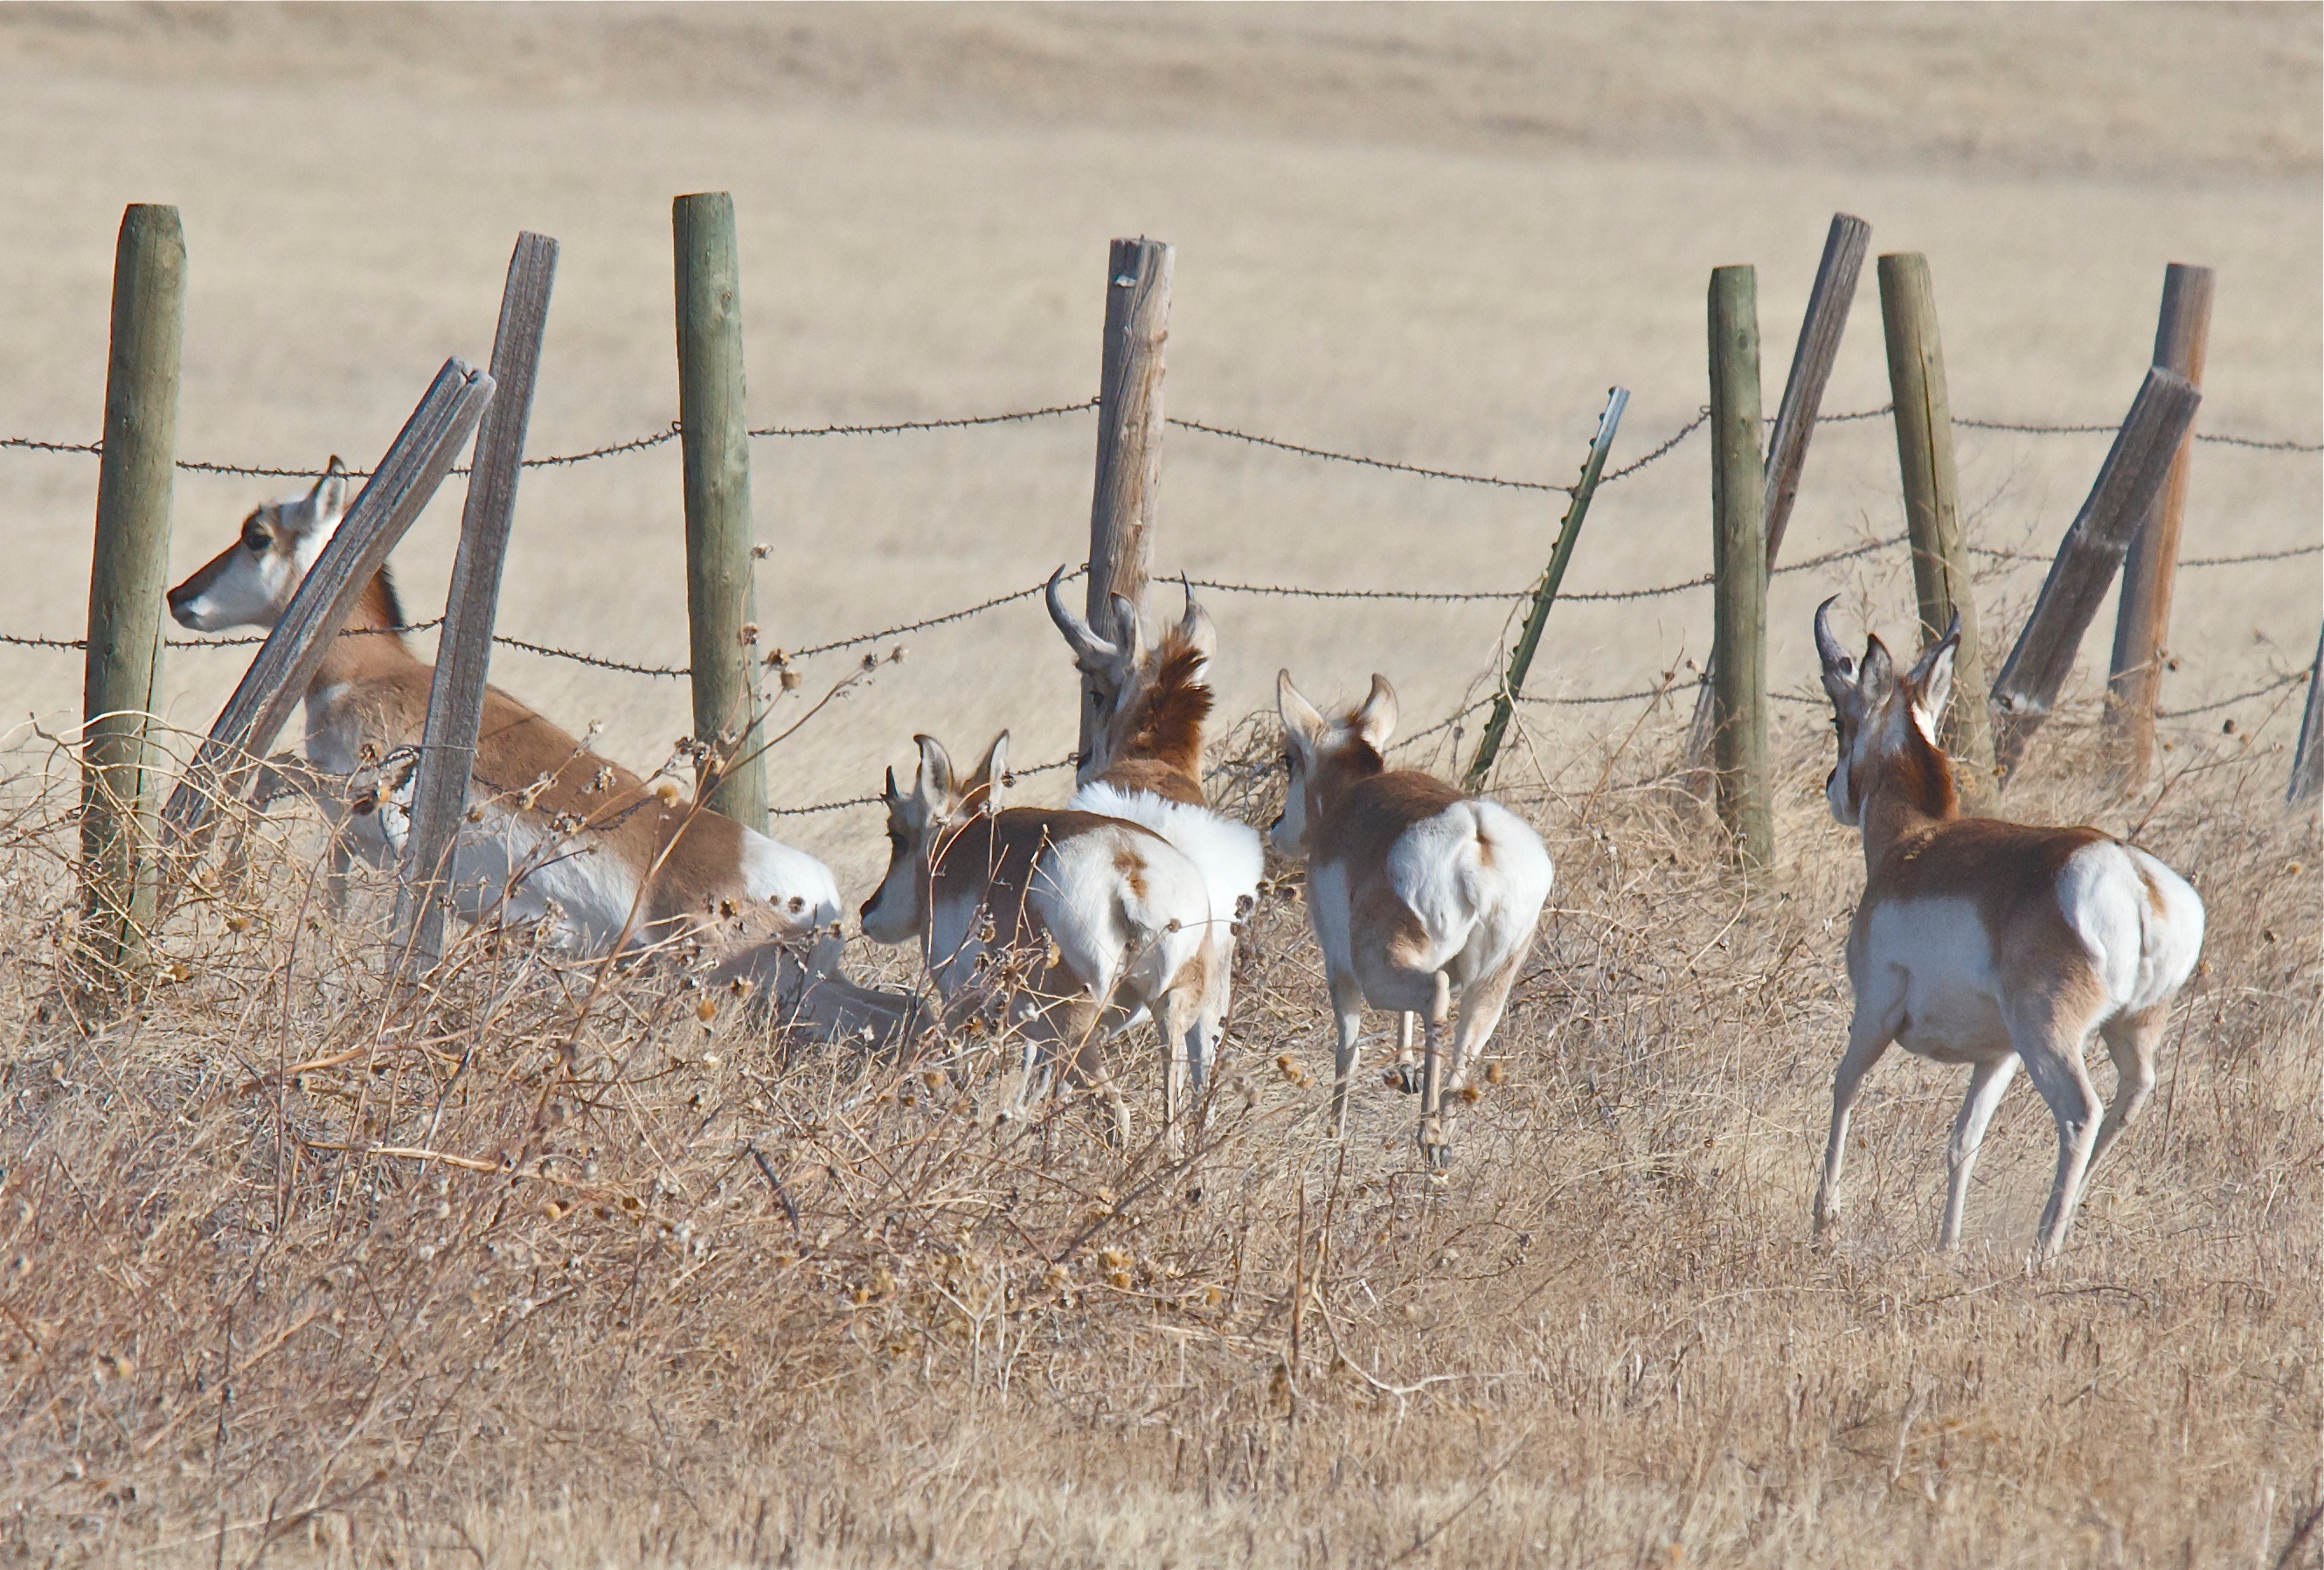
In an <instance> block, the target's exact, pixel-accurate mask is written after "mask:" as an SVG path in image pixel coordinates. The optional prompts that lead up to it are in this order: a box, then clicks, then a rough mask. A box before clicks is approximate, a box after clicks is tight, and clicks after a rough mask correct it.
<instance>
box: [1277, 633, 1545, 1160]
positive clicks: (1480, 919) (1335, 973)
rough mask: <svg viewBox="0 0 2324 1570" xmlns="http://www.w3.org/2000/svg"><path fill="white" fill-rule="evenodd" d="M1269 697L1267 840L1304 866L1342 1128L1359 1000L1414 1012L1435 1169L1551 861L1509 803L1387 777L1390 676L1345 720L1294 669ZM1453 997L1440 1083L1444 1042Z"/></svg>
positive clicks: (1504, 995)
mask: <svg viewBox="0 0 2324 1570" xmlns="http://www.w3.org/2000/svg"><path fill="white" fill-rule="evenodd" d="M1275 697H1276V707H1277V711H1278V712H1279V713H1280V714H1281V716H1282V718H1283V734H1284V740H1285V742H1286V747H1285V760H1284V761H1285V762H1286V766H1287V767H1288V769H1289V771H1290V780H1289V785H1288V788H1287V790H1286V791H1285V794H1284V799H1283V816H1282V817H1278V818H1277V819H1276V820H1275V827H1274V828H1273V829H1272V830H1271V831H1270V834H1271V837H1272V838H1273V840H1274V842H1275V848H1276V849H1277V850H1278V851H1280V852H1282V853H1283V854H1285V855H1302V854H1304V855H1305V857H1306V858H1307V910H1308V915H1309V918H1310V919H1312V920H1313V921H1314V926H1315V941H1316V943H1317V945H1318V946H1320V947H1322V949H1323V972H1324V980H1325V982H1326V983H1327V984H1329V986H1330V988H1331V994H1332V1011H1333V1013H1334V1014H1336V1015H1337V1016H1338V1017H1339V1025H1340V1039H1339V1045H1338V1050H1337V1052H1336V1054H1335V1057H1334V1059H1333V1076H1332V1131H1333V1136H1334V1137H1335V1138H1342V1137H1344V1136H1345V1134H1346V1131H1347V1100H1348V1077H1349V1074H1350V1072H1351V1070H1352V1069H1353V1067H1355V1059H1356V1035H1357V1031H1358V1030H1359V1029H1360V1026H1361V1024H1362V1021H1363V1010H1364V1006H1365V1005H1366V1004H1367V1003H1369V1004H1370V1005H1371V1006H1372V1007H1373V1008H1376V1009H1395V1010H1397V1011H1402V1012H1405V1013H1417V1014H1418V1015H1420V1017H1421V1020H1422V1021H1423V1026H1424V1030H1425V1035H1426V1039H1427V1061H1426V1067H1425V1071H1424V1077H1423V1080H1422V1085H1421V1089H1422V1101H1421V1113H1420V1148H1421V1150H1422V1153H1423V1154H1424V1155H1425V1156H1426V1158H1427V1159H1428V1160H1429V1162H1430V1164H1431V1165H1434V1166H1438V1167H1442V1166H1443V1165H1445V1164H1446V1163H1447V1162H1449V1161H1450V1159H1451V1158H1452V1141H1451V1133H1450V1129H1449V1126H1448V1123H1447V1120H1446V1118H1445V1114H1444V1110H1443V1107H1444V1095H1445V1093H1446V1092H1447V1091H1452V1092H1455V1093H1457V1092H1459V1091H1460V1090H1461V1089H1462V1086H1463V1085H1465V1084H1466V1076H1467V1074H1468V1070H1469V1065H1470V1062H1471V1059H1472V1058H1473V1057H1475V1056H1476V1054H1478V1053H1479V1052H1480V1051H1481V1050H1482V1049H1483V1048H1484V1045H1485V1043H1486V1041H1487V1040H1488V1039H1489V1038H1490V1037H1491V1035H1492V1033H1493V1027H1494V1025H1496V1024H1497V1023H1499V1021H1500V1017H1501V1010H1502V1008H1503V1006H1504V1005H1506V1004H1507V1003H1508V996H1509V988H1510V986H1511V985H1512V984H1514V983H1515V982H1516V980H1517V967H1518V965H1520V964H1522V963H1523V962H1524V959H1525V956H1526V950H1527V949H1528V948H1529V947H1532V944H1533V932H1534V925H1535V922H1536V921H1538V920H1539V919H1541V907H1542V903H1543V901H1544V900H1547V899H1548V898H1549V888H1550V882H1551V880H1552V878H1553V876H1554V874H1553V873H1552V870H1551V867H1550V864H1549V853H1548V852H1547V851H1545V850H1544V849H1543V848H1542V843H1541V837H1540V836H1538V835H1536V834H1535V833H1534V831H1533V830H1532V829H1531V828H1529V827H1526V825H1525V823H1524V822H1523V821H1521V820H1520V819H1519V818H1518V817H1517V815H1516V814H1515V813H1513V812H1511V811H1509V810H1508V808H1504V807H1501V806H1499V805H1497V804H1496V803H1494V802H1490V801H1485V800H1480V799H1478V798H1476V797H1473V796H1468V795H1464V794H1462V792H1461V791H1459V790H1454V789H1453V788H1452V786H1450V785H1447V784H1445V783H1444V782H1443V781H1442V780H1437V779H1435V778H1434V777H1433V776H1431V775H1428V774H1424V773H1421V772H1418V771H1414V770H1403V769H1399V770H1393V771H1391V770H1390V769H1388V765H1387V764H1386V762H1384V761H1383V760H1382V758H1381V751H1382V749H1383V748H1385V747H1386V746H1387V745H1388V736H1389V734H1390V733H1392V732H1393V731H1394V730H1395V729H1396V691H1395V689H1394V688H1391V687H1389V686H1388V679H1387V678H1386V677H1384V676H1374V677H1373V678H1372V690H1371V695H1370V696H1369V697H1367V698H1366V699H1365V700H1364V702H1363V706H1362V707H1360V708H1358V709H1356V710H1354V711H1353V712H1351V713H1350V714H1348V715H1346V716H1343V717H1342V718H1339V719H1327V718H1325V717H1324V716H1323V715H1321V714H1319V713H1317V712H1316V709H1315V707H1314V705H1313V704H1311V703H1309V702H1308V701H1307V700H1306V699H1305V697H1301V696H1300V695H1299V690H1298V688H1295V687H1293V686H1292V685H1291V673H1290V672H1289V671H1288V670H1286V671H1282V672H1279V673H1278V674H1277V677H1276V679H1275ZM1456 993H1457V994H1458V1001H1459V1002H1460V1006H1461V1019H1460V1023H1459V1024H1458V1025H1457V1026H1456V1027H1455V1028H1454V1030H1453V1037H1452V1069H1451V1072H1450V1073H1449V1074H1447V1073H1446V1072H1445V1071H1444V1068H1443V1060H1442V1038H1443V1032H1444V1022H1445V1017H1446V1015H1447V1014H1448V1013H1449V1012H1450V1011H1451V1009H1452V1003H1453V1002H1454V996H1455V994H1456ZM1405 1083H1406V1086H1407V1088H1409V1079H1408V1077H1407V1078H1406V1081H1405Z"/></svg>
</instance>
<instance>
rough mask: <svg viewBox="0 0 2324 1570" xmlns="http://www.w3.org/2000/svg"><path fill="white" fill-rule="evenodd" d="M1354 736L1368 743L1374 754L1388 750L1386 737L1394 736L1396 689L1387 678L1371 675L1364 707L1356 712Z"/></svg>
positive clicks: (1376, 674)
mask: <svg viewBox="0 0 2324 1570" xmlns="http://www.w3.org/2000/svg"><path fill="white" fill-rule="evenodd" d="M1355 721H1356V734H1358V735H1360V736H1361V737H1363V738H1364V740H1365V741H1366V742H1368V743H1370V745H1371V749H1372V751H1373V752H1375V753H1380V752H1386V751H1387V750H1388V737H1390V736H1392V735H1394V734H1396V688H1393V687H1390V686H1389V685H1388V678H1387V677H1385V676H1382V675H1380V674H1379V672H1378V671H1374V672H1373V673H1372V690H1371V694H1370V696H1369V697H1366V698H1365V699H1364V707H1361V708H1360V709H1358V710H1356V714H1355Z"/></svg>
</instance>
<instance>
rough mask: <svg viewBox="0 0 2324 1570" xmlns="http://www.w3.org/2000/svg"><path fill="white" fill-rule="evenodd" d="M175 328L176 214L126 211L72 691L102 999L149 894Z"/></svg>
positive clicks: (148, 914) (179, 297) (137, 962)
mask: <svg viewBox="0 0 2324 1570" xmlns="http://www.w3.org/2000/svg"><path fill="white" fill-rule="evenodd" d="M185 319H186V237H185V232H184V230H183V229H182V228H181V227H180V225H179V222H178V209H177V208H171V207H152V206H146V205H143V204H138V205H134V206H132V207H131V208H128V209H127V210H126V211H125V212H124V213H123V214H122V215H121V234H120V238H119V240H118V241H117V242H116V244H115V249H114V254H113V345H112V349H111V351H110V353H109V354H108V355H107V356H106V370H105V454H104V458H103V461H102V464H101V466H100V467H99V469H98V471H97V540H96V549H95V551H94V553H93V554H92V556H91V558H90V561H89V574H88V665H87V668H86V673H85V675H84V677H83V679H82V686H81V822H80V842H81V879H82V902H83V907H84V910H85V914H86V916H87V919H88V931H87V937H86V938H85V940H84V946H83V953H84V956H86V957H87V959H88V961H89V962H90V963H91V965H92V968H93V969H94V970H95V971H96V973H97V975H98V976H99V977H102V978H103V980H104V984H106V986H107V987H108V988H113V987H118V986H121V985H123V984H128V983H131V982H134V974H135V973H136V971H137V970H138V969H139V968H141V966H142V963H143V956H144V951H145V937H146V934H147V933H148V932H150V931H151V930H152V925H153V919H154V913H155V900H156V896H157V894H158V891H159V889H158V884H157V882H156V881H155V871H156V869H155V867H154V865H153V855H152V851H153V833H152V830H153V819H152V813H153V805H154V804H153V803H152V801H150V800H149V799H147V795H148V790H149V789H150V787H151V784H152V781H151V780H149V775H150V774H151V773H152V770H153V763H154V758H153V747H152V742H151V740H150V739H149V737H148V736H147V734H146V732H147V727H148V725H150V724H151V723H152V714H153V694H154V691H155V688H157V687H158V686H159V685H160V680H161V598H162V594H163V591H164V590H165V589H167V588H168V586H169V582H170V494H171V484H172V482H173V480H174V479H175V478H176V465H177V456H178V365H179V358H180V346H181V345H182V343H183V341H184V337H185Z"/></svg>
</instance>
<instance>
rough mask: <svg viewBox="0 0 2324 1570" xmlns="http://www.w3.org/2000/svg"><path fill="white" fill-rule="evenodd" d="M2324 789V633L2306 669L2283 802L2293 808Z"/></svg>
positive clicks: (2318, 636)
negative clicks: (2296, 740) (2303, 703)
mask: <svg viewBox="0 0 2324 1570" xmlns="http://www.w3.org/2000/svg"><path fill="white" fill-rule="evenodd" d="M2319 790H2324V633H2318V634H2317V635H2316V659H2315V661H2314V662H2313V663H2312V664H2310V666H2309V667H2308V703H2307V707H2305V708H2304V709H2303V710H2302V711H2301V716H2300V745H2299V748H2298V749H2297V750H2296V751H2294V752H2293V753H2292V785H2291V788H2290V789H2289V790H2286V791H2285V792H2284V795H2283V799H2284V800H2285V801H2286V802H2288V803H2290V804H2291V805H2292V806H2294V807H2297V806H2299V805H2301V803H2302V802H2306V801H2313V800H2315V799H2316V796H2317V793H2318V792H2319Z"/></svg>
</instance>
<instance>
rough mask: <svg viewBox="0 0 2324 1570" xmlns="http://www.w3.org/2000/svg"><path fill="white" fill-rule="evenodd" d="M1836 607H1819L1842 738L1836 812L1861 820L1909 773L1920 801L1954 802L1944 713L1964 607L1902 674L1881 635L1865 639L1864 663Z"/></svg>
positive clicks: (1831, 789) (1833, 789)
mask: <svg viewBox="0 0 2324 1570" xmlns="http://www.w3.org/2000/svg"><path fill="white" fill-rule="evenodd" d="M1837 597H1838V596H1834V598H1837ZM1831 607H1832V601H1831V600H1826V601H1824V603H1823V604H1822V605H1818V606H1817V607H1816V614H1815V642H1816V654H1817V656H1818V657H1819V658H1820V659H1821V660H1822V662H1823V690H1824V694H1825V696H1826V697H1830V698H1831V709H1832V719H1831V727H1832V730H1833V731H1834V732H1835V733H1836V735H1837V739H1838V741H1839V743H1840V758H1839V762H1836V763H1834V764H1833V765H1832V771H1831V777H1830V778H1829V779H1827V780H1825V781H1824V787H1823V794H1824V799H1825V800H1826V801H1828V802H1830V803H1831V815H1832V817H1835V818H1837V819H1839V820H1840V822H1841V823H1843V824H1846V825H1847V826H1848V827H1851V828H1854V827H1859V826H1860V825H1861V824H1862V823H1863V821H1864V804H1865V802H1866V801H1867V799H1870V797H1871V795H1872V792H1873V790H1874V789H1875V788H1876V787H1877V786H1878V785H1879V784H1880V783H1881V782H1882V780H1883V778H1884V777H1886V776H1890V775H1901V776H1903V777H1904V779H1903V782H1904V783H1905V784H1906V785H1907V787H1908V788H1909V790H1910V792H1911V796H1912V799H1914V802H1915V804H1916V805H1922V806H1924V807H1929V806H1933V805H1934V804H1935V803H1936V802H1937V801H1939V800H1943V801H1948V802H1949V801H1950V799H1951V798H1952V777H1951V773H1950V769H1949V767H1948V765H1947V764H1946V762H1945V756H1944V753H1942V752H1941V750H1940V749H1939V748H1938V746H1937V741H1936V735H1937V720H1938V717H1939V716H1941V715H1942V714H1943V713H1944V712H1945V701H1946V699H1948V698H1950V697H1951V696H1952V690H1953V651H1954V650H1955V649H1957V648H1959V647H1960V612H1958V611H1956V612H1954V613H1953V621H1952V625H1951V626H1950V627H1949V628H1947V629H1946V631H1945V635H1944V636H1943V637H1941V638H1940V639H1938V640H1937V641H1936V642H1934V643H1932V644H1930V645H1929V647H1928V648H1927V649H1926V650H1924V651H1922V654H1921V658H1920V660H1919V661H1918V662H1917V663H1915V664H1914V667H1913V669H1912V670H1908V671H1906V672H1904V675H1903V676H1902V677H1899V676H1898V675H1897V674H1896V667H1895V662H1894V661H1892V660H1890V659H1889V658H1888V650H1887V648H1886V645H1885V644H1883V643H1882V642H1880V639H1879V637H1878V636H1877V634H1869V635H1867V637H1866V639H1865V644H1864V660H1863V663H1862V664H1860V665H1859V664H1858V663H1857V662H1856V661H1854V660H1850V659H1849V657H1848V655H1847V652H1846V651H1843V650H1842V649H1841V648H1840V640H1839V639H1838V638H1836V637H1834V636H1833V635H1832V631H1831V622H1830V616H1831Z"/></svg>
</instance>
